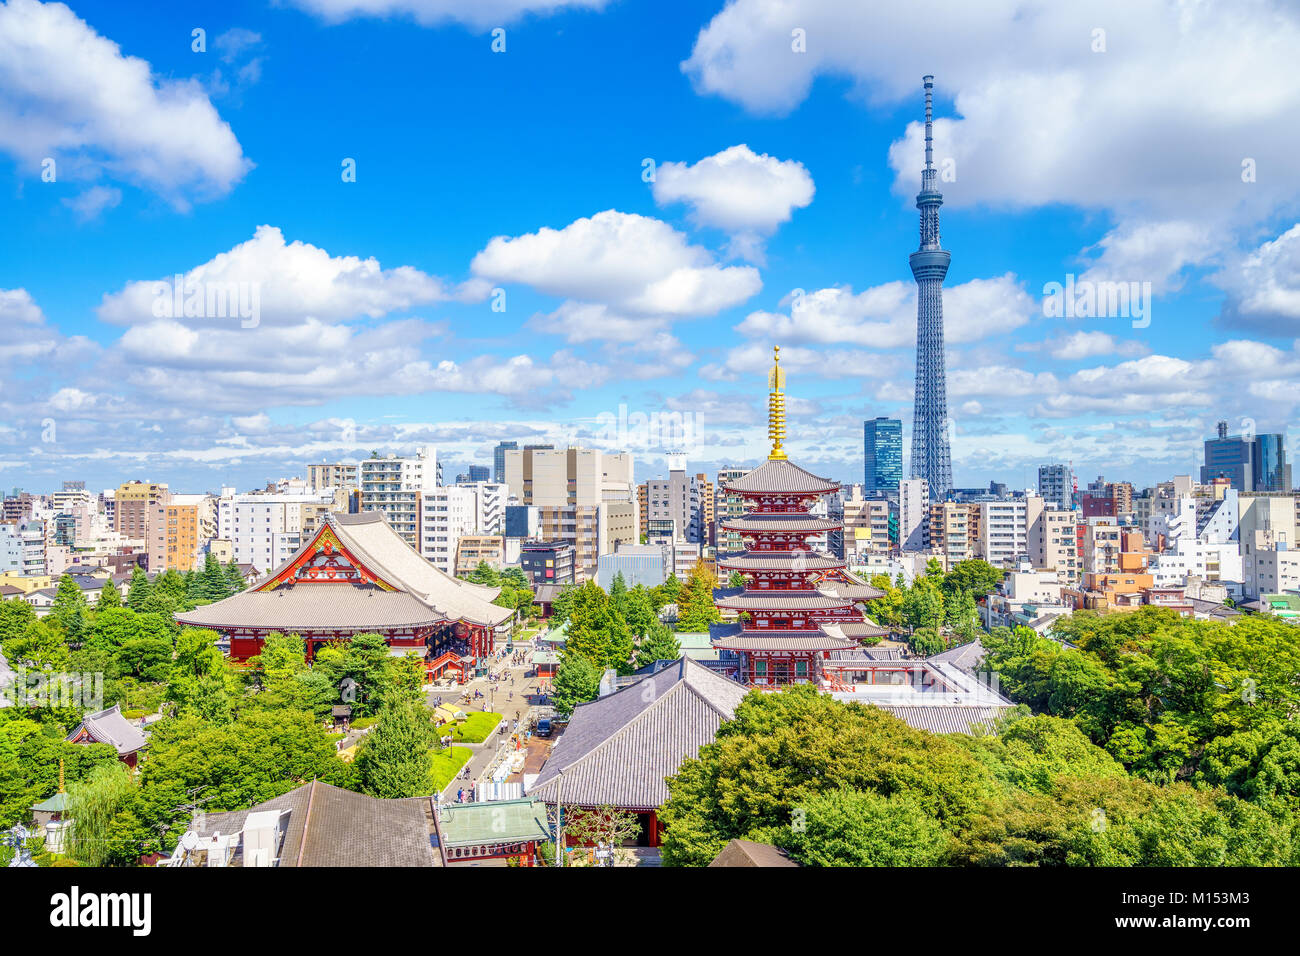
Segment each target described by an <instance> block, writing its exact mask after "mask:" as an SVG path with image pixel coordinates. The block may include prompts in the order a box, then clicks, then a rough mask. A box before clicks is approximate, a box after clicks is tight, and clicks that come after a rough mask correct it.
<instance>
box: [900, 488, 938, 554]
mask: <svg viewBox="0 0 1300 956" xmlns="http://www.w3.org/2000/svg"><path fill="white" fill-rule="evenodd" d="M929 516H930V483H929V482H928V481H926V480H925V479H924V478H907V479H904V480H903V481H900V482H899V483H898V540H899V547H900V548H901V549H902V550H904V551H924V550H925V549H926V547H927V538H928V530H927V527H926V526H927V523H928V519H929Z"/></svg>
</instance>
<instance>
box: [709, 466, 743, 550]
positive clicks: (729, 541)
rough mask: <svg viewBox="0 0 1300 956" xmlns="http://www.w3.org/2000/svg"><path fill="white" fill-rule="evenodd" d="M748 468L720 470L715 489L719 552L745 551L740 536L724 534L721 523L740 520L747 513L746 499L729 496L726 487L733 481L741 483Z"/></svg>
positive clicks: (715, 529)
mask: <svg viewBox="0 0 1300 956" xmlns="http://www.w3.org/2000/svg"><path fill="white" fill-rule="evenodd" d="M749 471H750V470H749V469H748V468H719V469H718V474H717V480H716V482H715V483H714V487H713V543H714V545H715V546H716V547H717V549H718V550H719V551H724V552H726V551H744V550H745V544H744V542H743V541H741V540H740V535H739V534H737V533H735V532H733V531H728V532H723V531H722V530H721V529H720V528H719V527H718V525H719V523H720V522H722V521H723V520H724V519H726V518H739V517H740V516H741V515H743V514H744V513H745V499H744V498H742V497H741V496H740V495H729V494H727V492H726V485H727V483H728V482H731V481H739V480H740V479H741V478H744V477H745V476H746V475H747V474H749Z"/></svg>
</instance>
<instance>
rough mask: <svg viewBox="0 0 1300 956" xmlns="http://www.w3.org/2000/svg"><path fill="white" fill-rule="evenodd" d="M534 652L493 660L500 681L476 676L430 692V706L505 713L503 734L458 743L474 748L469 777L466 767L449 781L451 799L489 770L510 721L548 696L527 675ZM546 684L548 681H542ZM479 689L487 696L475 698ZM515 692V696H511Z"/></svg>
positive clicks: (428, 695) (503, 714) (504, 737)
mask: <svg viewBox="0 0 1300 956" xmlns="http://www.w3.org/2000/svg"><path fill="white" fill-rule="evenodd" d="M532 666H533V665H532V654H531V652H526V653H524V655H523V662H522V663H519V664H514V663H511V662H510V655H506V657H505V659H504V660H499V661H493V665H492V673H493V674H494V675H496V676H497V678H498V680H496V681H490V680H488V679H487V677H486V676H484V677H479V678H475V679H474V680H472V681H470V682H469V683H466V684H457V685H454V686H453V687H450V688H445V687H440V688H436V689H433V690H430V691H428V693H427V694H426V699H427V701H428V703H429V706H430V707H437V706H438V705H439V704H443V703H445V704H447V705H448V706H451V707H456V708H457V709H459V710H463V711H465V712H466V713H473V712H474V711H483V710H486V711H491V712H494V713H498V714H501V715H502V718H503V722H504V724H505V727H506V731H505V733H504V734H502V733H494V734H493V735H492V736H491V737H489V738H488V739H487V740H485V741H484V742H483V743H481V744H455V745H454V746H457V747H469V748H470V749H471V750H473V751H474V755H473V756H472V757H470V759H469V763H468V764H466V767H467V768H468V769H469V776H468V777H466V776H465V774H464V770H462V771H461V774H460V775H459V776H457V777H456V779H455V780H453V781H452V782H451V783H449V784H448V785H447V787H446V789H444V790H443V794H444V795H446V794H448V793H449V794H450V795H451V799H455V796H456V791H457V790H459V789H460V788H461V787H464V788H466V789H469V788H470V786H471V785H472V784H474V783H475V782H477V781H478V779H479V777H481V776H482V775H483V772H484V771H485V770H486V769H487V766H488V764H489V763H491V762H492V759H493V757H495V756H496V753H497V750H498V748H500V746H501V744H502V742H503V741H505V740H508V739H509V738H510V727H511V725H512V724H511V722H512V721H515V720H520V719H522V717H523V715H524V714H525V713H526V712H527V710H528V708H529V707H530V706H535V705H539V704H541V703H543V702H544V701H545V700H546V698H545V697H544V696H543V694H542V688H541V685H540V684H539V682H538V681H537V680H536V679H535V678H526V677H525V676H524V675H525V674H526V673H527V672H528V671H531V670H532ZM512 678H513V679H514V684H513V685H511V683H510V681H511V679H512ZM542 683H545V682H542ZM476 690H477V691H480V692H481V693H482V694H483V695H484V696H483V697H480V698H478V699H477V700H476V699H474V697H473V694H474V691H476ZM466 692H468V693H469V695H470V699H469V700H468V701H466V700H463V699H462V698H463V697H464V696H465V694H466ZM512 693H513V697H512V696H511V695H512Z"/></svg>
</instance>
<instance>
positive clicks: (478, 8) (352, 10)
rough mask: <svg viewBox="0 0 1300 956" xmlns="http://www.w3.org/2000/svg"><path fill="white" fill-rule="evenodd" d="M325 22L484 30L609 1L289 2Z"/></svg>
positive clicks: (598, 6)
mask: <svg viewBox="0 0 1300 956" xmlns="http://www.w3.org/2000/svg"><path fill="white" fill-rule="evenodd" d="M291 2H292V3H294V4H295V5H296V6H299V7H301V8H302V9H303V10H306V11H307V12H309V13H314V14H316V15H317V16H319V17H320V18H321V19H323V20H325V21H327V22H329V23H339V22H341V21H343V20H351V19H355V18H358V17H410V18H411V19H413V20H415V22H416V23H419V24H420V25H421V26H426V27H428V26H436V25H437V24H440V23H464V24H467V25H468V26H471V27H477V28H479V29H486V28H488V27H497V26H502V25H504V24H507V23H512V22H514V21H516V20H518V19H520V18H522V17H524V16H525V15H527V14H538V15H547V14H552V13H557V12H559V11H561V10H595V11H600V10H603V9H604V8H605V6H606V5H607V4H608V3H609V0H291Z"/></svg>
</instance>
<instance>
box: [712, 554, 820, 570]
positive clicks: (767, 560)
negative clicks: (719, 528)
mask: <svg viewBox="0 0 1300 956" xmlns="http://www.w3.org/2000/svg"><path fill="white" fill-rule="evenodd" d="M794 560H795V559H794V558H792V557H791V556H790V555H789V553H782V554H780V555H779V556H778V555H774V554H773V553H772V552H770V551H739V552H736V553H735V554H725V555H719V556H718V564H719V565H721V566H722V567H724V568H731V569H732V570H735V571H789V570H790V569H791V565H792V563H793V561H794ZM803 564H804V568H805V569H807V570H809V571H825V570H828V569H830V568H842V567H844V562H843V561H841V560H840V559H839V558H837V557H835V556H834V555H833V554H826V553H825V552H824V551H805V552H803Z"/></svg>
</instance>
